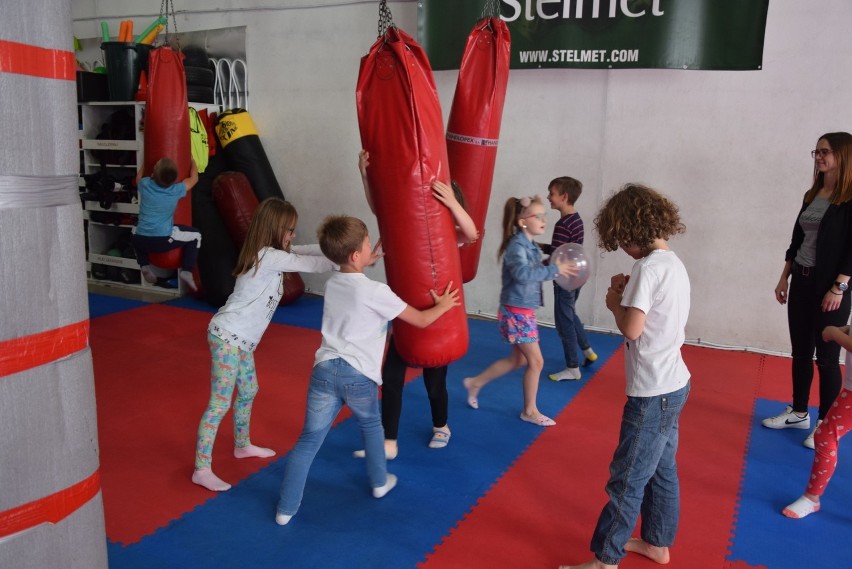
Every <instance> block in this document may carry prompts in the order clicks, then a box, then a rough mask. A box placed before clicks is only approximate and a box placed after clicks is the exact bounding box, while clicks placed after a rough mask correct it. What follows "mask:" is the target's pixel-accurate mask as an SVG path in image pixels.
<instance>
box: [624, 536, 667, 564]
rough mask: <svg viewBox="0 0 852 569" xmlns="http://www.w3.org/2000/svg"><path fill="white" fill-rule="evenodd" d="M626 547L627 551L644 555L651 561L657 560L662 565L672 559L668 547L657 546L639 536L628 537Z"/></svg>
mask: <svg viewBox="0 0 852 569" xmlns="http://www.w3.org/2000/svg"><path fill="white" fill-rule="evenodd" d="M624 549H625V550H626V551H632V552H633V553H638V554H639V555H644V556H645V557H647V558H648V559H650V560H651V561H655V562H657V563H659V564H660V565H665V564H666V563H668V562H669V561H670V560H671V557H670V556H669V548H668V547H657V546H656V545H651V544H650V543H648V542H647V541H644V540H641V539H639V538H638V537H631V538H630V539H628V540H627V543H625V544H624Z"/></svg>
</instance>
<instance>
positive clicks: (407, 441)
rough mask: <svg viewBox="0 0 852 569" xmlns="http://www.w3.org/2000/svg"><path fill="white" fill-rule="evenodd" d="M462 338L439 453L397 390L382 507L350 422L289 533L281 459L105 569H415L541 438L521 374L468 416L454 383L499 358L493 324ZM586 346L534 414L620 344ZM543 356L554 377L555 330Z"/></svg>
mask: <svg viewBox="0 0 852 569" xmlns="http://www.w3.org/2000/svg"><path fill="white" fill-rule="evenodd" d="M289 308H291V307H284V309H285V310H287V309H289ZM313 310H316V308H313ZM470 332H471V347H470V351H469V353H468V355H467V356H465V357H464V358H462V359H461V360H460V361H458V362H455V363H453V364H452V365H450V369H449V375H448V388H449V392H450V415H449V416H450V420H449V424H450V427H451V429H452V432H453V435H452V439H451V442H450V444H449V445H448V446H447V447H446V448H444V449H441V450H433V449H428V448H427V447H426V444H427V442H428V440H429V438H430V437H431V432H432V429H431V419H430V414H429V403H428V399H427V398H426V394H425V388H424V387H423V383H422V380H421V379H420V378H417V379H415V380H414V381H412V382H411V383H409V384H408V385H407V386H406V389H405V392H404V409H403V413H402V419H401V422H400V434H399V444H400V456H399V458H397V459H396V460H394V461H391V462H389V463H388V470H389V471H390V472H393V473H395V474H396V475H397V476H399V480H400V482H399V485H398V486H397V487H396V488H395V489H394V490H393V491H392V492H391V493H390V494H389V495H388V496H387V497H385V498H383V499H381V500H376V499H374V498H372V496H371V495H370V491H369V488H368V483H367V477H366V472H365V469H364V464H363V461H361V460H358V459H355V458H352V456H351V453H352V451H353V450H355V449H357V448H362V444H361V435H360V431H359V430H358V427H357V424H356V422H355V421H354V420H351V419H350V420H346V421H343V422H342V423H341V424H340V425H338V426H337V427H335V428H334V429H332V430H331V432H330V433H329V436H328V438H327V439H326V441H325V443H324V444H323V446H322V448H321V449H320V451H319V453H318V455H317V457H316V460H315V461H314V463H313V466H312V468H311V471H310V475H309V477H308V482H307V485H306V488H305V497H304V500H303V503H302V506H301V509H300V510H299V512H298V514H297V515H296V516H295V517H294V518H293V520H292V521H291V522H290V524H289V525H287V526H285V527H279V526H277V525H276V524H275V522H274V520H273V518H274V515H275V507H276V505H277V501H278V491H279V485H280V483H281V479H282V477H283V471H284V465H285V464H286V457H283V458H281V459H279V460H277V461H276V462H274V463H272V464H270V465H269V466H267V467H266V468H264V469H262V470H261V471H259V472H258V473H257V474H255V475H253V476H251V477H249V478H248V479H247V480H245V481H243V482H242V483H240V484H239V485H237V486H235V487H234V488H232V489H231V490H230V491H228V492H224V493H221V494H217V495H215V496H214V497H212V498H211V499H210V500H209V501H208V502H206V503H204V504H203V505H201V506H199V507H198V508H196V509H195V510H193V511H192V512H189V513H187V514H186V515H184V516H182V517H181V518H180V519H178V520H174V521H173V522H172V523H170V524H169V525H168V526H167V527H165V528H162V529H160V530H158V531H157V532H155V533H154V534H153V535H151V536H148V537H145V538H143V539H142V540H141V541H140V542H139V543H136V544H132V545H129V546H121V545H118V544H109V545H108V552H109V564H110V567H112V568H113V569H136V568H138V569H142V568H145V569H148V568H150V567H158V568H164V569H167V568H181V569H186V568H187V567H200V566H205V567H207V566H221V567H253V568H262V567H288V568H292V569H299V568H302V567H304V568H312V569H313V568H317V567H322V568H323V569H335V568H341V569H343V568H346V569H357V568H361V567H363V568H371V569H382V568H388V569H391V568H393V569H398V568H402V567H414V566H415V565H416V564H417V563H419V562H421V561H423V560H424V559H425V557H426V555H427V554H428V553H430V552H431V551H432V550H433V549H434V548H435V547H436V546H437V545H438V544H439V542H440V540H441V539H442V537H444V536H446V535H447V534H448V533H449V531H450V530H451V529H452V528H453V527H454V526H455V525H456V524H457V523H459V521H460V520H461V519H462V518H463V517H464V515H465V514H466V513H467V512H468V511H470V510H471V508H473V507H474V505H475V504H476V502H477V500H479V499H480V497H481V496H483V495H484V494H485V493H486V492H487V491H488V489H489V488H490V487H491V486H492V485H493V484H494V483H495V482H496V481H497V480H499V478H500V477H501V476H502V475H503V473H504V472H505V471H506V470H507V469H508V468H509V467H510V466H511V464H512V463H513V462H514V461H515V460H517V458H518V457H519V456H520V455H521V454H522V453H523V452H524V450H525V449H526V448H527V447H528V446H529V445H530V444H532V443H533V442H534V441H535V440H536V438H537V437H538V436H539V435H540V434H541V433H542V432H543V429H542V428H541V427H536V426H534V425H531V424H528V423H524V422H522V421H521V420H520V419H518V413H519V412H520V409H521V406H522V404H521V402H522V394H521V371H520V370H518V371H516V372H513V373H512V374H509V375H508V376H506V377H504V378H502V379H500V380H497V381H495V382H493V383H491V384H489V385H488V386H487V387H486V388H485V389H483V391H482V392H481V393H480V409H478V410H473V409H470V408H468V407H467V404H466V402H465V399H466V397H465V396H466V392H465V390H464V388H463V386H462V385H461V380H462V378H464V377H466V376H469V375H474V374H476V373H478V372H479V371H481V369H482V368H483V367H484V366H485V365H487V364H489V363H490V362H491V361H492V360H493V359H494V358H495V357H500V356H502V355H505V354H507V353H508V350H509V348H508V346H506V345H505V344H502V343H501V342H500V340H499V336H498V332H497V326H496V323H494V322H490V321H480V320H471V321H470ZM590 340H591V342H592V344H593V345H594V347H595V350H596V351H597V352H598V354H599V355H600V359H599V360H598V362H596V363H595V364H594V365H593V366H591V367H590V368H585V369H584V378H583V380H582V381H579V382H561V383H555V382H552V381H549V380H547V379H546V377H544V376H543V379H542V381H541V386H540V389H539V394H538V403H539V408H540V409H541V411H542V412H543V413H545V414H547V415H550V416H552V417H555V416H557V415H558V414H559V412H560V411H561V410H562V409H563V408H565V406H566V405H568V403H570V401H571V400H572V399H573V397H574V396H575V395H576V394H577V392H578V391H579V390H580V389H581V388H582V387H583V385H585V383H586V382H588V381H590V380H591V381H594V377H593V376H594V372H595V371H596V370H597V369H599V368H600V367H601V366H602V365H603V364H604V363H605V362H606V360H607V359H608V358H609V357H610V356H611V355H612V354H613V353H614V352H615V350H616V349H617V348H618V346H619V345H620V342H621V338H620V336H607V335H599V334H591V335H590ZM541 346H542V351H543V353H544V354H545V370H551V371H552V370H557V369H562V367H564V365H563V364H564V362H563V361H562V355H561V344H560V343H559V339H558V337H557V335H556V332H555V331H554V330H553V329H548V328H542V330H541ZM187 483H188V482H187Z"/></svg>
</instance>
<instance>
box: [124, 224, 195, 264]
mask: <svg viewBox="0 0 852 569" xmlns="http://www.w3.org/2000/svg"><path fill="white" fill-rule="evenodd" d="M131 242H132V243H133V250H134V251H136V262H137V263H139V266H140V267H144V266H145V265H150V264H151V262H150V261H149V260H148V254H149V253H165V252H167V251H171V250H172V249H179V248H182V249H183V254H182V256H181V262H180V267H181V270H182V271H192V269H193V267H195V260H196V259H197V258H198V249H199V247H201V233H200V232H199V231H198V230H197V229H196V228H194V227H190V226H188V225H175V226H174V229H173V230H172V234H171V235H167V236H165V237H149V236H147V235H136V234H135V233H134V234H133V237H132V238H131Z"/></svg>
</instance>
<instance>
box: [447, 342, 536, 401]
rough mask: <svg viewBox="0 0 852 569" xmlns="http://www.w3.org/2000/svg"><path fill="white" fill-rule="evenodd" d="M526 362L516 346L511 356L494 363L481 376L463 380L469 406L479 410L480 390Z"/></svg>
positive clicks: (513, 347)
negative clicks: (478, 398) (478, 397)
mask: <svg viewBox="0 0 852 569" xmlns="http://www.w3.org/2000/svg"><path fill="white" fill-rule="evenodd" d="M524 361H525V360H524V358H523V356H522V355H521V354H520V352H518V351H517V350H516V349H515V346H512V353H511V354H509V355H508V356H506V357H505V358H500V359H499V360H497V361H496V362H494V363H492V364H491V365H490V366H488V367H487V368H485V369H484V370H483V371H482V372H481V373H480V374H479V375H476V376H474V377H466V378H464V379H463V380H462V384H463V385H464V388H465V389H467V404H468V405H470V406H471V407H473V408H474V409H478V408H479V401H478V400H477V396H478V395H479V390H480V389H482V388H483V387H485V385H486V384H488V383H490V382H492V381H494V380H495V379H497V378H498V377H501V376H503V375H506V374H507V373H509V372H510V371H512V370H514V369H517V368H519V367H521V366H522V365H523V364H524Z"/></svg>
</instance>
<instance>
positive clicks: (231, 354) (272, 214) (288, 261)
mask: <svg viewBox="0 0 852 569" xmlns="http://www.w3.org/2000/svg"><path fill="white" fill-rule="evenodd" d="M298 219H299V215H298V214H297V213H296V208H294V207H293V205H292V204H290V203H289V202H286V201H284V200H282V199H281V198H267V199H266V200H264V201H263V202H261V204H260V205H259V206H258V208H257V211H255V213H254V217H253V218H252V221H251V225H250V226H249V230H248V234H247V235H246V239H245V242H244V243H243V246H242V249H241V250H240V256H239V257H238V259H237V266H236V268H235V269H234V273H233V274H234V276H235V277H237V281H236V283H235V284H234V292H232V293H231V296H229V297H228V300H227V302H226V303H225V306H223V307H222V308H220V309H219V311H218V312H217V313H216V315H215V316H213V319H212V320H210V325H209V327H208V328H207V344H208V345H209V346H210V354H211V357H212V365H211V373H210V375H211V379H210V400H209V402H208V404H207V409H205V411H204V414H203V415H202V416H201V422H200V424H199V425H198V440H197V443H196V449H195V470H194V471H193V473H192V481H193V482H194V483H195V484H198V485H199V486H203V487H204V488H207V489H208V490H212V491H214V492H223V491H225V490H228V489H229V488H230V487H231V485H230V484H228V483H227V482H225V481H223V480H222V479H221V478H219V477H218V476H216V475H215V474H214V473H213V470H212V467H211V465H212V462H213V442H214V441H215V439H216V433H217V431H218V430H219V424H220V423H221V422H222V419H223V417H224V416H225V414H226V413H227V412H228V409H229V408H230V407H231V399H232V398H233V395H234V388H236V391H237V397H236V400H235V401H234V415H233V416H234V456H235V457H236V458H249V457H258V458H268V457H270V456H274V455H275V451H274V450H272V449H268V448H262V447H258V446H255V445H253V444H251V438H250V437H249V421H250V420H251V408H252V404H253V403H254V397H255V395H256V394H257V390H258V387H257V374H256V372H255V366H254V350H255V348H257V345H258V343H259V342H260V338H261V336H263V333H264V332H265V331H266V328H267V327H268V326H269V321H270V320H271V319H272V316H273V315H274V314H275V309H276V308H278V302H279V301H280V300H281V297H282V296H283V294H284V279H285V278H286V277H287V275H286V273H293V272H306V273H327V272H329V271H331V270H333V269H334V268H335V265H334V264H333V263H332V262H331V261H329V260H328V259H326V258H325V257H324V256H323V255H322V252H321V251H320V248H319V245H293V244H292V243H293V238H294V237H295V235H296V222H297V221H298Z"/></svg>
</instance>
